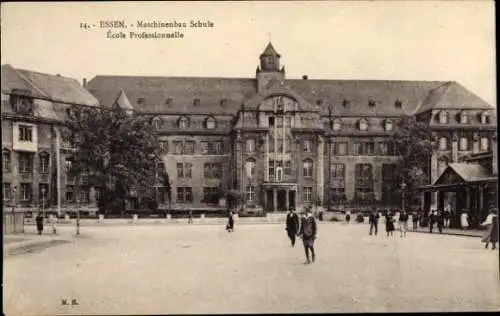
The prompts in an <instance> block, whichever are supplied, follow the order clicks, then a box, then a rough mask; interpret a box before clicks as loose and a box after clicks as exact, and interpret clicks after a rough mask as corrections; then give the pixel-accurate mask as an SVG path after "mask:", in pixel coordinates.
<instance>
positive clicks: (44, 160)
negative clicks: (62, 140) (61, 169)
mask: <svg viewBox="0 0 500 316" xmlns="http://www.w3.org/2000/svg"><path fill="white" fill-rule="evenodd" d="M39 158H40V161H39V162H40V173H48V172H49V154H48V153H46V152H42V153H40V155H39Z"/></svg>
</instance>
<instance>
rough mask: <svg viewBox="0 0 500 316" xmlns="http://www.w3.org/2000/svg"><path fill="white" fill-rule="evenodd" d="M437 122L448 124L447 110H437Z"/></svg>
mask: <svg viewBox="0 0 500 316" xmlns="http://www.w3.org/2000/svg"><path fill="white" fill-rule="evenodd" d="M439 123H440V124H448V112H446V111H441V112H439Z"/></svg>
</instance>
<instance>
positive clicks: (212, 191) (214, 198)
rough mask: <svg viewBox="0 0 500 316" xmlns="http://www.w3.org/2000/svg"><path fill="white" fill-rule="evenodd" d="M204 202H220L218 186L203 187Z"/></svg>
mask: <svg viewBox="0 0 500 316" xmlns="http://www.w3.org/2000/svg"><path fill="white" fill-rule="evenodd" d="M203 202H204V203H207V204H219V189H218V188H217V187H205V188H203Z"/></svg>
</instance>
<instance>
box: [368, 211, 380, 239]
mask: <svg viewBox="0 0 500 316" xmlns="http://www.w3.org/2000/svg"><path fill="white" fill-rule="evenodd" d="M378 219H379V215H378V213H377V211H376V210H375V208H374V209H373V210H372V212H371V213H370V217H368V222H369V223H370V235H371V234H372V231H373V229H375V236H377V233H378Z"/></svg>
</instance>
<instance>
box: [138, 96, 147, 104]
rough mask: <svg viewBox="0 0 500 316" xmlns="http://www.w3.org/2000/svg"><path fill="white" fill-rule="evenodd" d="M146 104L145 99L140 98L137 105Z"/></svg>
mask: <svg viewBox="0 0 500 316" xmlns="http://www.w3.org/2000/svg"><path fill="white" fill-rule="evenodd" d="M145 102H146V99H144V98H138V99H137V104H138V105H144V103H145Z"/></svg>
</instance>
